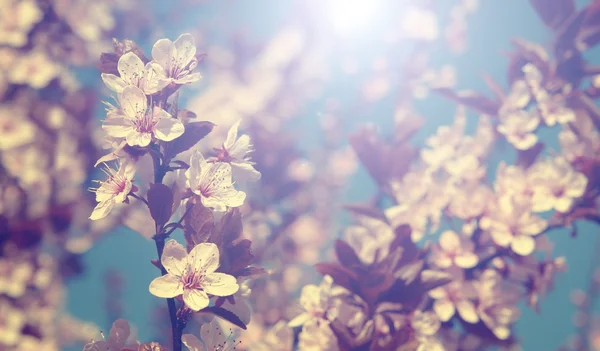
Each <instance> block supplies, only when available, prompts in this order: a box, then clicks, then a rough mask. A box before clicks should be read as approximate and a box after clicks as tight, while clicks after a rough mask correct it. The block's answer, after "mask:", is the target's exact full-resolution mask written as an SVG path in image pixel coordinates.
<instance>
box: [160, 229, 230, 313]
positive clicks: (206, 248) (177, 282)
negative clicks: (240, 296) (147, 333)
mask: <svg viewBox="0 0 600 351" xmlns="http://www.w3.org/2000/svg"><path fill="white" fill-rule="evenodd" d="M161 263H162V265H163V267H165V269H166V270H167V274H165V275H163V276H161V277H158V278H156V279H154V280H153V281H152V282H151V283H150V293H152V294H153V295H154V296H157V297H162V298H173V297H176V296H179V295H183V301H184V302H185V304H186V305H187V306H188V307H189V308H191V309H192V310H194V311H199V310H201V309H203V308H205V307H206V306H208V304H209V301H210V298H209V296H208V295H209V294H210V295H215V296H229V295H233V294H235V293H236V292H237V291H238V289H239V285H238V284H237V281H236V279H235V278H234V277H233V276H231V275H229V274H225V273H218V272H215V271H216V270H217V268H219V248H218V247H217V245H215V244H212V243H202V244H198V245H196V246H195V247H194V248H193V249H192V251H190V253H189V254H188V253H187V252H186V250H185V248H184V247H183V246H182V245H181V244H179V243H178V242H177V241H175V240H169V241H168V242H167V244H166V245H165V248H164V251H163V254H162V257H161Z"/></svg>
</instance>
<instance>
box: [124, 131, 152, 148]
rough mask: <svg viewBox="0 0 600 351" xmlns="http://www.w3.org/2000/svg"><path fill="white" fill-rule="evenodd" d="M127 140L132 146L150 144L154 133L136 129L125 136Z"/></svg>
mask: <svg viewBox="0 0 600 351" xmlns="http://www.w3.org/2000/svg"><path fill="white" fill-rule="evenodd" d="M125 138H126V140H127V144H129V145H131V146H136V145H137V146H141V147H144V146H148V145H149V144H150V142H152V134H150V133H141V132H138V131H136V130H133V131H131V132H130V133H129V134H127V136H126V137H125Z"/></svg>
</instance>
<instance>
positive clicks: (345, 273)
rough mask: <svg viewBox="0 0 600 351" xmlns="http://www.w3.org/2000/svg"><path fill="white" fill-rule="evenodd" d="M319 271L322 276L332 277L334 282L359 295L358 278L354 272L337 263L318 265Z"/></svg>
mask: <svg viewBox="0 0 600 351" xmlns="http://www.w3.org/2000/svg"><path fill="white" fill-rule="evenodd" d="M315 267H316V269H317V271H318V272H319V273H321V274H322V275H330V276H331V277H332V278H333V281H334V282H335V283H336V284H337V285H339V286H342V287H344V288H346V289H348V290H350V291H353V292H355V293H358V292H359V291H358V276H357V275H356V273H354V272H353V271H351V270H349V269H348V268H346V267H343V266H340V265H339V264H336V263H317V264H316V265H315Z"/></svg>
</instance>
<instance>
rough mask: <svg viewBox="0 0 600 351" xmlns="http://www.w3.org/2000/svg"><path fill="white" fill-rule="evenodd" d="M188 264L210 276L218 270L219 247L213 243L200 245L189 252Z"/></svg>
mask: <svg viewBox="0 0 600 351" xmlns="http://www.w3.org/2000/svg"><path fill="white" fill-rule="evenodd" d="M188 264H191V265H192V269H194V271H196V272H202V273H203V274H210V273H213V272H214V271H216V270H217V268H219V247H218V246H217V245H215V244H213V243H200V244H198V245H196V246H194V248H193V249H192V251H190V253H189V255H188Z"/></svg>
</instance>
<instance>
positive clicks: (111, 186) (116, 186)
mask: <svg viewBox="0 0 600 351" xmlns="http://www.w3.org/2000/svg"><path fill="white" fill-rule="evenodd" d="M103 171H104V173H106V175H107V176H108V179H106V180H105V181H96V182H97V183H99V184H100V186H99V187H98V188H96V189H91V190H92V191H93V192H95V193H96V201H98V204H97V205H96V207H95V208H94V211H93V212H92V214H91V215H90V219H91V220H98V219H102V218H104V217H106V216H108V214H109V213H110V211H111V210H112V209H113V208H114V206H115V205H116V204H118V203H124V202H127V201H128V199H127V196H128V195H129V193H131V192H132V191H135V190H136V188H135V186H134V185H133V176H134V175H135V165H134V164H133V163H131V162H121V164H120V166H119V169H118V170H114V169H112V168H110V167H109V166H106V167H105V168H104V169H103Z"/></svg>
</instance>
